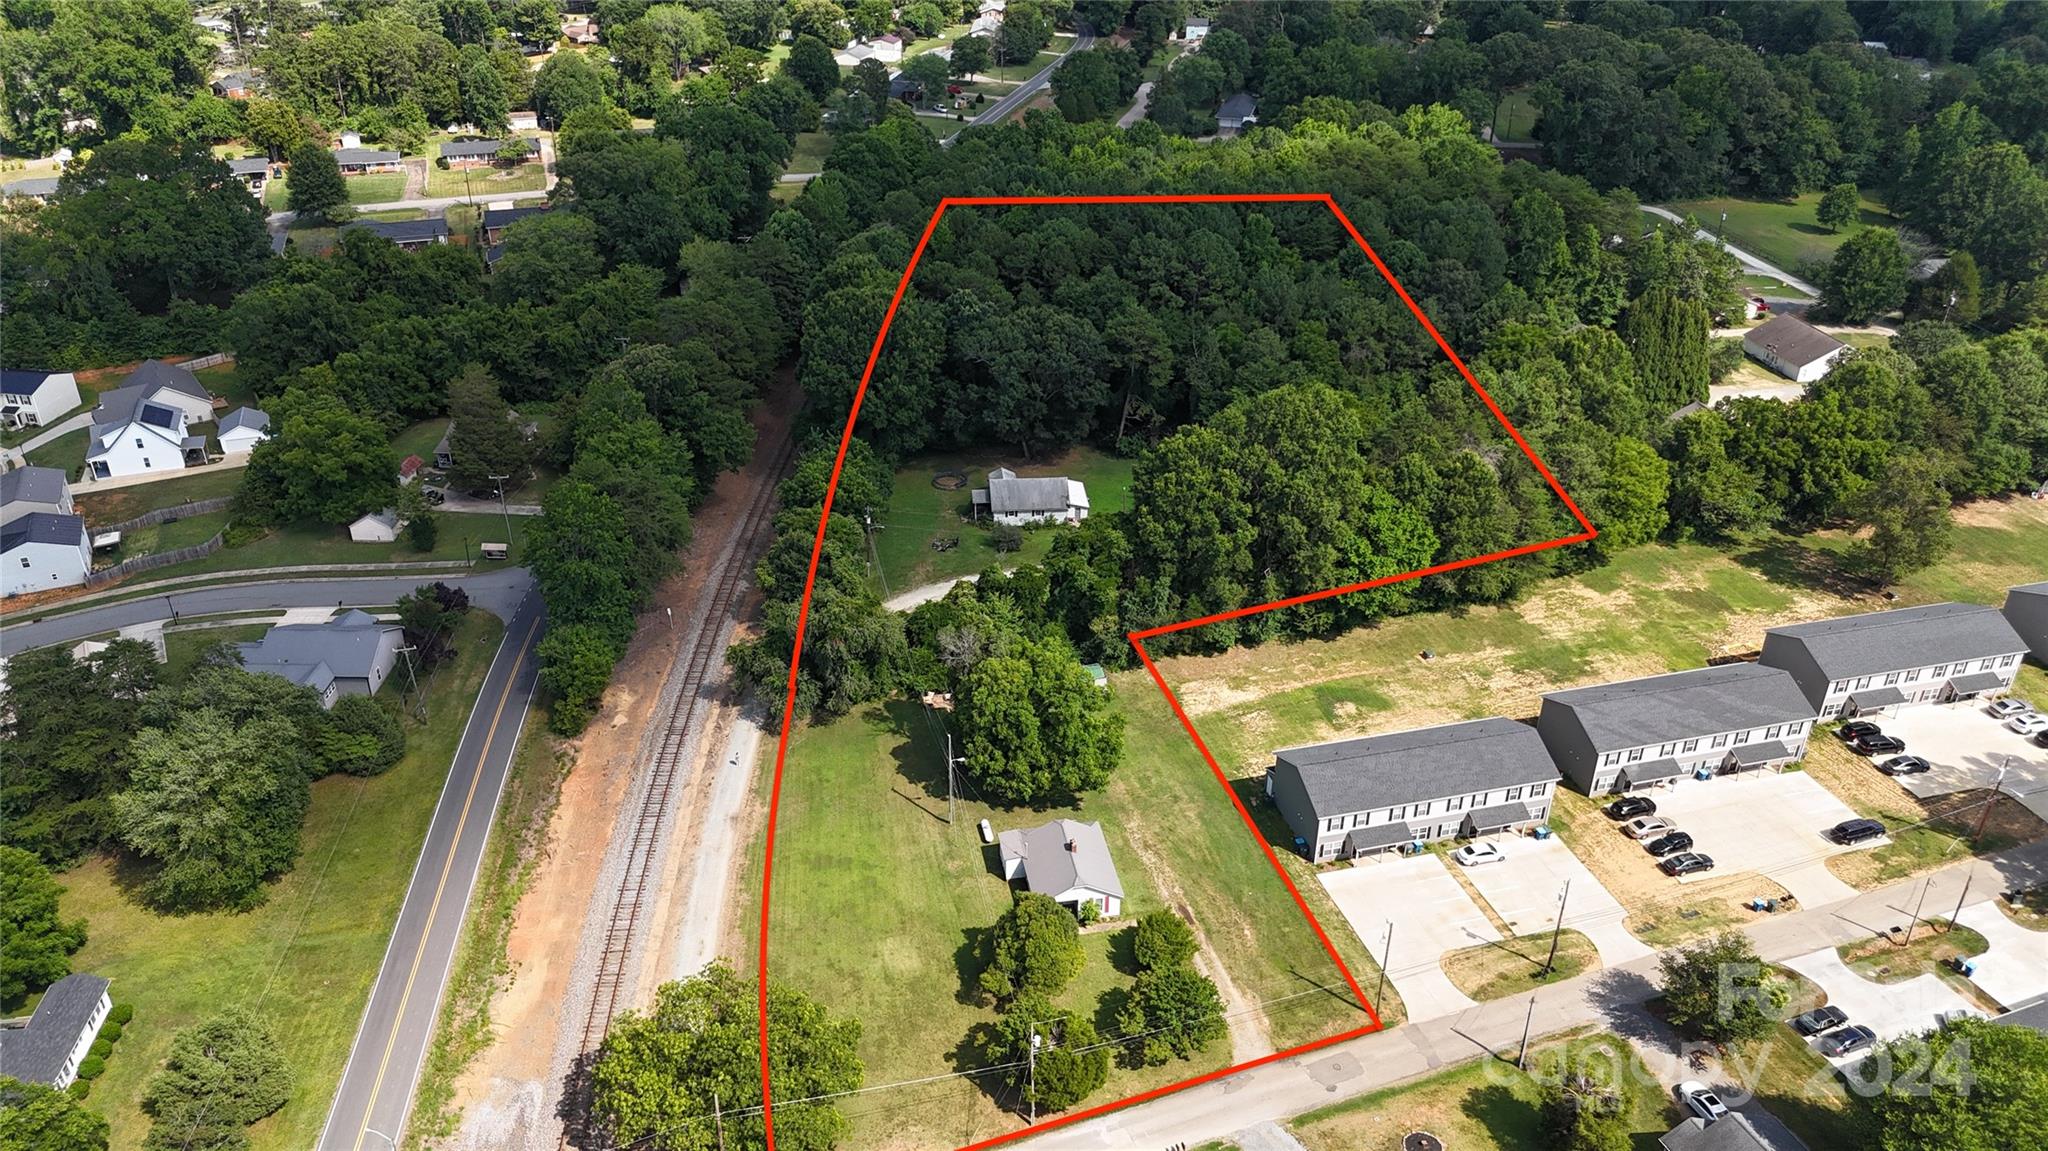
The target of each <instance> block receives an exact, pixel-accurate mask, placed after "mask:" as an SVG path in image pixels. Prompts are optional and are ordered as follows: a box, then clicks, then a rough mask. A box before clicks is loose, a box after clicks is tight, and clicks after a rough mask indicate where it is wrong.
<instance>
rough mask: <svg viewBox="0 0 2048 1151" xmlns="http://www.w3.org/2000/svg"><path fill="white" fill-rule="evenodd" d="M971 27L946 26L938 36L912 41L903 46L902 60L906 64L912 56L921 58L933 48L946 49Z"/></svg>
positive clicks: (962, 25) (966, 25)
mask: <svg viewBox="0 0 2048 1151" xmlns="http://www.w3.org/2000/svg"><path fill="white" fill-rule="evenodd" d="M971 27H972V25H968V24H948V25H946V26H945V27H944V28H941V29H939V34H938V35H936V36H933V37H930V38H928V39H923V40H912V41H911V42H909V43H908V44H905V45H904V46H903V59H904V61H905V62H908V61H909V60H910V58H911V57H912V56H922V55H924V54H925V53H926V52H929V51H931V50H932V49H934V48H945V47H948V46H949V45H951V44H952V43H953V41H955V40H958V39H959V38H960V37H962V36H965V35H967V33H968V30H969V29H970V28H971Z"/></svg>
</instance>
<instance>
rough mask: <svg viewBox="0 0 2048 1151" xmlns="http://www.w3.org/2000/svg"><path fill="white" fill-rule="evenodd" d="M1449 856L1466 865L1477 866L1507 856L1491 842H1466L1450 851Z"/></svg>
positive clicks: (1495, 861)
mask: <svg viewBox="0 0 2048 1151" xmlns="http://www.w3.org/2000/svg"><path fill="white" fill-rule="evenodd" d="M1451 858H1452V859H1455V860H1457V861H1458V862H1459V863H1462V864H1464V865H1465V866H1466V867H1478V866H1479V865H1480V864H1482V863H1499V862H1500V861H1501V860H1503V859H1506V858H1507V856H1505V855H1502V854H1501V853H1500V848H1498V847H1495V846H1494V845H1493V844H1491V843H1468V844H1466V845H1465V846H1463V847H1461V848H1459V849H1458V850H1456V851H1453V852H1451Z"/></svg>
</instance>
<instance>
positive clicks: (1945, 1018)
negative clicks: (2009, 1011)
mask: <svg viewBox="0 0 2048 1151" xmlns="http://www.w3.org/2000/svg"><path fill="white" fill-rule="evenodd" d="M1982 1018H1984V1013H1983V1012H1982V1011H1979V1010H1977V1009H1976V1008H1974V1007H1957V1008H1955V1009H1953V1010H1950V1011H1937V1012H1935V1013H1934V1022H1935V1023H1936V1024H1937V1025H1938V1026H1942V1027H1947V1026H1948V1025H1949V1024H1951V1023H1961V1022H1962V1021H1963V1020H1965V1019H1982Z"/></svg>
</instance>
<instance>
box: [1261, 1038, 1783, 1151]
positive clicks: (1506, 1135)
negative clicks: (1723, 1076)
mask: <svg viewBox="0 0 2048 1151" xmlns="http://www.w3.org/2000/svg"><path fill="white" fill-rule="evenodd" d="M1529 1062H1530V1068H1529V1071H1528V1072H1526V1073H1525V1072H1522V1071H1518V1070H1516V1069H1515V1067H1514V1065H1513V1064H1511V1063H1507V1062H1501V1061H1495V1060H1491V1059H1484V1058H1481V1059H1475V1060H1471V1061H1468V1062H1465V1063H1462V1064H1460V1065H1458V1066H1456V1067H1454V1068H1451V1069H1450V1070H1448V1071H1440V1072H1438V1073H1436V1074H1434V1075H1431V1076H1429V1077H1428V1078H1426V1079H1422V1080H1419V1081H1417V1082H1414V1083H1409V1084H1405V1085H1402V1086H1399V1087H1391V1088H1388V1089H1386V1090H1384V1091H1375V1092H1373V1093H1371V1094H1369V1095H1361V1096H1359V1097H1357V1098H1355V1099H1347V1100H1345V1101H1344V1102H1342V1103H1337V1104H1333V1105H1331V1106H1329V1107H1324V1108H1321V1109H1320V1110H1316V1111H1311V1112H1309V1113H1308V1114H1306V1115H1301V1116H1298V1117H1297V1118H1295V1119H1294V1120H1292V1121H1291V1122H1290V1123H1289V1124H1288V1126H1289V1127H1290V1128H1292V1129H1293V1131H1294V1134H1295V1135H1296V1137H1298V1138H1299V1139H1300V1140H1301V1142H1302V1144H1303V1145H1304V1146H1306V1147H1307V1148H1309V1151H1361V1149H1364V1148H1382V1147H1385V1148H1393V1147H1399V1146H1400V1145H1401V1137H1402V1136H1404V1135H1406V1134H1408V1133H1409V1132H1411V1131H1427V1132H1429V1133H1431V1134H1433V1135H1435V1136H1436V1137H1437V1138H1439V1139H1441V1140H1443V1144H1444V1146H1446V1147H1454V1148H1457V1149H1458V1151H1548V1149H1549V1148H1551V1147H1554V1146H1556V1144H1555V1143H1553V1142H1551V1141H1550V1140H1548V1139H1547V1138H1545V1134H1544V1131H1543V1125H1542V1113H1541V1111H1540V1106H1541V1104H1542V1100H1543V1087H1542V1085H1543V1083H1545V1082H1556V1081H1558V1080H1559V1079H1561V1078H1563V1077H1564V1076H1567V1075H1573V1074H1583V1075H1585V1076H1586V1077H1587V1078H1589V1079H1592V1080H1593V1081H1594V1082H1595V1083H1596V1084H1599V1085H1600V1087H1601V1089H1602V1090H1605V1091H1610V1092H1613V1093H1615V1094H1617V1095H1619V1096H1620V1097H1621V1098H1622V1099H1623V1100H1624V1101H1625V1109H1624V1111H1623V1114H1624V1115H1625V1116H1626V1118H1627V1123H1628V1131H1629V1133H1630V1135H1631V1136H1632V1139H1631V1142H1632V1143H1633V1145H1634V1146H1636V1147H1642V1148H1654V1147H1655V1146H1656V1142H1657V1137H1658V1136H1660V1135H1662V1134H1664V1133H1665V1132H1667V1131H1669V1130H1670V1129H1671V1125H1672V1124H1673V1123H1675V1122H1677V1120H1678V1113H1677V1111H1676V1110H1675V1109H1674V1108H1673V1107H1672V1106H1671V1104H1670V1101H1669V1096H1667V1095H1666V1094H1665V1093H1664V1090H1663V1088H1662V1087H1660V1086H1659V1085H1658V1083H1657V1080H1656V1077H1655V1076H1653V1075H1651V1074H1650V1071H1649V1069H1648V1068H1647V1067H1644V1066H1643V1063H1642V1060H1641V1059H1639V1058H1638V1057H1637V1056H1636V1054H1635V1051H1634V1050H1633V1049H1632V1048H1630V1047H1629V1045H1628V1043H1627V1042H1626V1041H1624V1040H1622V1039H1621V1038H1619V1037H1618V1036H1613V1035H1585V1036H1581V1037H1577V1038H1572V1039H1569V1040H1566V1041H1565V1042H1563V1043H1554V1044H1547V1045H1544V1046H1541V1047H1538V1048H1537V1049H1536V1050H1535V1051H1532V1052H1531V1053H1530V1056H1529ZM1816 1146H1818V1144H1816Z"/></svg>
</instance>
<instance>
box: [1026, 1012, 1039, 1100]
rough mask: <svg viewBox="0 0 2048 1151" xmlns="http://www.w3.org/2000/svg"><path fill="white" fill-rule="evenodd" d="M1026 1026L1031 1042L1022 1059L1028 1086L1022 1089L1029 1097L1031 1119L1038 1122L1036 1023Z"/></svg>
mask: <svg viewBox="0 0 2048 1151" xmlns="http://www.w3.org/2000/svg"><path fill="white" fill-rule="evenodd" d="M1026 1026H1028V1027H1030V1029H1031V1042H1030V1044H1029V1045H1028V1046H1027V1047H1026V1049H1025V1051H1024V1061H1025V1066H1026V1068H1027V1069H1028V1070H1027V1074H1028V1076H1029V1080H1030V1086H1028V1087H1026V1088H1025V1089H1024V1094H1025V1095H1027V1096H1029V1097H1030V1100H1031V1121H1032V1122H1033V1123H1036V1122H1038V1024H1036V1023H1031V1024H1027V1025H1026Z"/></svg>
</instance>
